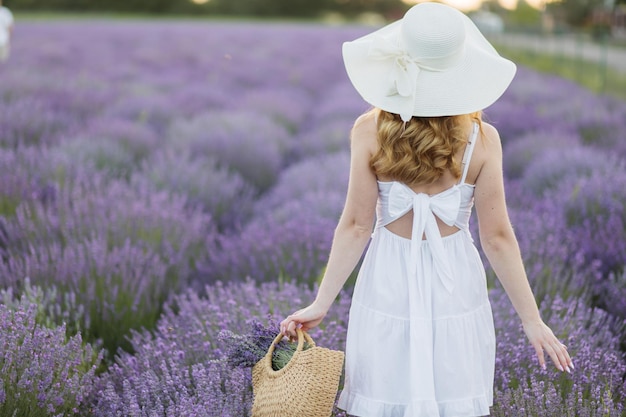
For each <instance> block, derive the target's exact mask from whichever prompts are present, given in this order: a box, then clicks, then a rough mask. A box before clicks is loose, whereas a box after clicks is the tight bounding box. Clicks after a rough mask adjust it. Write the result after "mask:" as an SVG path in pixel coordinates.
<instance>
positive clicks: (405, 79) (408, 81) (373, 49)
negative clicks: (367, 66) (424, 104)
mask: <svg viewBox="0 0 626 417" xmlns="http://www.w3.org/2000/svg"><path fill="white" fill-rule="evenodd" d="M368 56H369V57H370V58H372V59H377V60H390V61H391V60H392V61H393V63H392V68H391V71H390V72H389V83H390V84H391V85H390V87H389V92H388V93H387V95H388V96H394V95H399V96H401V97H405V98H410V99H411V100H410V101H407V103H406V106H407V109H406V111H403V112H401V113H400V115H401V117H402V120H403V121H405V122H408V121H409V120H411V117H412V113H413V106H414V105H415V94H416V89H417V88H416V87H417V77H418V76H419V74H420V72H421V70H427V71H442V70H443V69H444V68H435V67H431V66H428V65H424V64H423V63H420V62H419V61H417V60H416V59H415V58H413V57H412V56H411V55H410V54H409V53H408V52H407V51H405V50H404V49H402V48H400V47H399V46H398V45H396V44H395V43H393V42H392V41H391V40H390V39H389V38H386V37H384V36H375V37H374V38H373V39H372V43H371V45H370V48H369V51H368Z"/></svg>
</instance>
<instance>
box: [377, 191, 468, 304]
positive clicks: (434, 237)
mask: <svg viewBox="0 0 626 417" xmlns="http://www.w3.org/2000/svg"><path fill="white" fill-rule="evenodd" d="M460 204H461V191H460V190H459V188H458V187H456V186H455V187H452V188H450V189H448V190H446V191H444V192H442V193H439V194H435V195H433V196H429V195H427V194H424V193H416V192H415V191H413V190H412V189H410V188H409V187H408V186H407V185H405V184H402V183H399V182H394V184H393V185H392V186H391V189H390V191H389V208H388V210H389V215H390V216H391V217H392V218H398V217H400V216H402V215H404V214H406V213H407V212H409V211H410V210H411V209H413V230H412V233H411V258H410V259H409V268H410V269H409V270H410V271H412V272H413V273H417V266H418V259H419V250H420V248H421V246H422V236H423V235H425V236H426V240H427V241H428V244H429V246H430V251H431V253H432V256H433V262H434V264H435V270H436V272H437V274H438V275H439V278H440V280H441V282H442V284H443V286H444V287H445V288H446V289H447V290H448V291H449V292H452V290H453V289H454V277H453V276H452V270H451V267H450V262H449V260H448V257H447V255H446V252H445V250H444V247H443V240H442V239H441V232H440V231H439V227H438V226H437V219H436V218H435V216H437V217H438V218H439V219H440V220H441V221H443V222H444V223H445V224H447V225H449V226H454V223H455V222H456V219H457V216H458V214H459V207H460Z"/></svg>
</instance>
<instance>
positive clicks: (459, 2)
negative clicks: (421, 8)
mask: <svg viewBox="0 0 626 417" xmlns="http://www.w3.org/2000/svg"><path fill="white" fill-rule="evenodd" d="M403 1H404V2H405V3H408V4H415V3H419V2H420V1H421V0H403ZM441 1H442V2H443V3H446V4H449V5H450V6H454V7H456V8H457V9H460V10H463V11H469V10H476V9H478V7H479V6H480V3H481V2H482V0H441ZM498 2H499V3H500V4H501V5H502V6H503V7H506V8H509V9H514V8H515V6H516V5H517V0H498ZM527 2H528V4H530V5H531V6H535V7H537V8H540V7H541V5H542V4H543V3H544V2H545V0H527Z"/></svg>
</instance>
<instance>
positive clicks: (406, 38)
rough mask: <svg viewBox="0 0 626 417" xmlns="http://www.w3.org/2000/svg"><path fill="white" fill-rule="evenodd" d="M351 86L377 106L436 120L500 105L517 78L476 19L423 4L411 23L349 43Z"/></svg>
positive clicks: (346, 56) (345, 52)
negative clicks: (480, 28)
mask: <svg viewBox="0 0 626 417" xmlns="http://www.w3.org/2000/svg"><path fill="white" fill-rule="evenodd" d="M343 60H344V64H345V66H346V71H347V72H348V77H349V78H350V81H351V82H352V84H353V85H354V87H355V88H356V90H357V91H358V93H359V94H360V95H361V96H362V97H363V99H364V100H365V101H366V102H368V103H369V104H371V105H372V106H374V107H378V108H380V109H382V110H385V111H388V112H390V113H396V114H399V115H400V116H401V117H402V120H403V121H405V122H406V121H409V120H410V119H411V117H412V116H422V117H435V116H454V115H459V114H468V113H472V112H475V111H479V110H482V109H484V108H486V107H489V105H491V104H493V102H495V101H496V100H497V99H498V98H499V97H500V96H501V95H502V93H504V91H505V90H506V88H507V87H508V86H509V84H510V83H511V81H512V80H513V76H514V75H515V71H516V67H515V64H514V63H513V62H511V61H509V60H507V59H505V58H503V57H501V56H500V55H499V54H498V53H497V52H496V50H495V49H494V48H493V46H491V44H490V43H489V41H487V39H485V37H484V36H483V35H482V33H480V31H479V30H478V28H477V27H476V25H475V24H474V23H473V22H472V21H471V19H470V18H469V17H467V16H466V15H464V14H463V13H462V12H460V11H458V10H457V9H455V8H453V7H450V6H447V5H445V4H441V3H420V4H417V5H415V6H413V7H411V9H409V11H407V12H406V14H405V15H404V17H403V18H402V19H400V20H398V21H396V22H394V23H391V24H389V25H387V26H385V27H383V28H381V29H379V30H377V31H375V32H373V33H370V34H368V35H366V36H363V37H361V38H358V39H356V40H354V41H351V42H345V43H344V44H343Z"/></svg>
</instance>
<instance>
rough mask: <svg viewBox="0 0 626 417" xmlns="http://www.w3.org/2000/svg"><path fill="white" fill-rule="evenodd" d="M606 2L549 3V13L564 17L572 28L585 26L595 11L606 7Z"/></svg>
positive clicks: (593, 0) (586, 0)
mask: <svg viewBox="0 0 626 417" xmlns="http://www.w3.org/2000/svg"><path fill="white" fill-rule="evenodd" d="M604 3H605V1H604V0H559V1H555V2H551V3H548V4H547V5H546V8H547V10H548V11H550V12H552V13H554V14H556V15H559V16H562V17H563V18H564V19H565V21H566V22H567V23H568V24H570V25H572V26H583V25H584V24H586V23H587V22H588V20H589V18H590V17H591V13H592V11H593V9H595V8H597V7H602V6H604Z"/></svg>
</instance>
